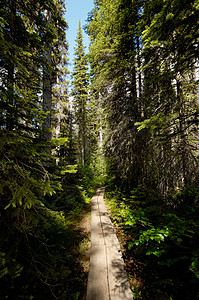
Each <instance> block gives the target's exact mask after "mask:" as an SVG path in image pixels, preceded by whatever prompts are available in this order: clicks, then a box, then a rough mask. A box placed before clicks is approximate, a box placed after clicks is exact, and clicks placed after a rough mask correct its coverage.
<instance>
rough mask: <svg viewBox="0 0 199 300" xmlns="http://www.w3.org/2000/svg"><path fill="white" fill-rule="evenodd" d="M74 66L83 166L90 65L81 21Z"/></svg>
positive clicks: (75, 106) (82, 161)
mask: <svg viewBox="0 0 199 300" xmlns="http://www.w3.org/2000/svg"><path fill="white" fill-rule="evenodd" d="M75 41H76V48H75V58H74V68H73V72H72V95H73V105H74V110H75V121H76V123H77V125H78V145H79V162H80V164H81V165H82V166H84V165H85V163H86V160H87V143H88V140H87V118H88V115H87V103H88V97H89V93H88V84H89V76H88V66H87V58H86V54H85V46H84V45H83V34H82V28H81V22H80V21H79V27H78V33H77V38H76V40H75Z"/></svg>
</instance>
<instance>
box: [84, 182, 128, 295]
mask: <svg viewBox="0 0 199 300" xmlns="http://www.w3.org/2000/svg"><path fill="white" fill-rule="evenodd" d="M132 299H133V296H132V292H131V289H130V284H129V280H128V276H127V273H126V271H125V266H124V261H123V258H122V256H121V249H120V245H119V242H118V239H117V236H116V234H115V231H114V228H113V225H112V222H111V220H110V217H109V216H108V212H107V209H106V206H105V202H104V189H103V188H102V189H99V190H98V191H97V193H96V195H95V196H94V197H93V198H92V200H91V256H90V268H89V277H88V286H87V297H86V300H132Z"/></svg>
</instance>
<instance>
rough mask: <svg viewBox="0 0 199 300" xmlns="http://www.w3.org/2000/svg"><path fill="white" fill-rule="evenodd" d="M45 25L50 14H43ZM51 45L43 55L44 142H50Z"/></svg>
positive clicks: (49, 20)
mask: <svg viewBox="0 0 199 300" xmlns="http://www.w3.org/2000/svg"><path fill="white" fill-rule="evenodd" d="M45 16H46V18H47V23H48V24H50V23H51V12H45ZM51 52H52V50H51V44H48V42H47V45H46V49H45V53H44V66H43V111H44V112H45V113H46V116H45V119H44V122H43V124H42V130H43V134H42V135H43V139H44V140H45V141H50V140H51V112H52V71H51V64H52V60H51ZM46 152H47V154H50V153H51V149H50V146H49V147H48V148H46Z"/></svg>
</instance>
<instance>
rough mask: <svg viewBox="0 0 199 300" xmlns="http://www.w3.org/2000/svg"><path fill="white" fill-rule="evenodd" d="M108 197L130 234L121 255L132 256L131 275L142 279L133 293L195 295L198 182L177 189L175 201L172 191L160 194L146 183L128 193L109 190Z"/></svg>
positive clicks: (143, 296)
mask: <svg viewBox="0 0 199 300" xmlns="http://www.w3.org/2000/svg"><path fill="white" fill-rule="evenodd" d="M107 200H108V203H109V205H110V208H111V211H112V217H113V221H115V222H117V223H119V225H120V226H121V228H123V230H124V232H125V234H126V236H127V237H128V238H127V242H126V245H124V246H125V255H124V256H125V257H126V259H127V260H130V261H132V260H133V264H131V270H130V273H131V276H134V277H136V276H137V277H140V278H141V280H142V284H140V288H138V287H136V291H137V292H136V293H135V294H136V295H137V296H134V298H135V299H146V300H149V299H158V300H159V299H164V300H165V299H173V300H176V299H190V300H191V299H192V300H193V299H198V297H199V242H198V241H199V231H198V229H199V219H198V215H199V214H198V213H199V206H198V188H197V187H194V186H189V187H186V188H185V189H184V190H183V191H180V192H178V201H176V199H175V198H174V197H172V196H171V198H170V199H164V198H163V197H162V196H161V195H158V193H157V192H155V191H152V190H150V189H149V188H147V187H146V186H138V187H137V188H136V189H134V190H132V191H131V193H130V195H123V194H122V193H121V192H120V191H115V192H108V193H107ZM176 203H177V204H176ZM138 263H141V264H142V269H141V270H139V271H138V270H136V268H135V265H136V264H138ZM127 264H128V262H127Z"/></svg>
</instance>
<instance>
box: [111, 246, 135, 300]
mask: <svg viewBox="0 0 199 300" xmlns="http://www.w3.org/2000/svg"><path fill="white" fill-rule="evenodd" d="M107 263H108V281H109V282H108V285H109V294H110V300H124V299H125V300H132V299H133V295H132V292H131V289H130V284H129V279H128V276H127V273H126V270H125V266H124V261H123V258H122V256H121V251H120V250H118V246H109V247H107Z"/></svg>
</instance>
